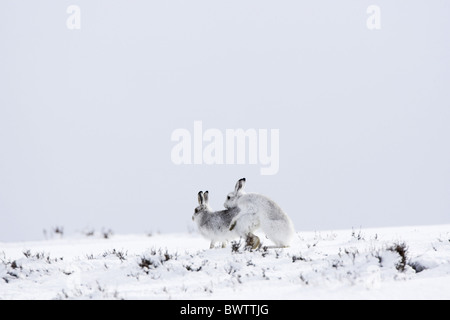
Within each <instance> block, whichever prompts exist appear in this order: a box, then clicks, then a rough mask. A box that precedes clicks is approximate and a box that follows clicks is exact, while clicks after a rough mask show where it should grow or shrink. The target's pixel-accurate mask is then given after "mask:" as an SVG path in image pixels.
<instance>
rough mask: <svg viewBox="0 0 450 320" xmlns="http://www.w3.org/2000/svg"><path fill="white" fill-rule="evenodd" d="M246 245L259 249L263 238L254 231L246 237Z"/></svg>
mask: <svg viewBox="0 0 450 320" xmlns="http://www.w3.org/2000/svg"><path fill="white" fill-rule="evenodd" d="M245 246H246V247H247V248H251V249H253V250H255V249H258V248H259V247H260V246H261V240H260V239H259V237H258V236H255V235H254V234H253V233H249V234H247V237H246V239H245Z"/></svg>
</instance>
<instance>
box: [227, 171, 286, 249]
mask: <svg viewBox="0 0 450 320" xmlns="http://www.w3.org/2000/svg"><path fill="white" fill-rule="evenodd" d="M245 182H246V180H245V178H243V179H241V180H239V181H238V182H237V183H236V186H235V189H234V191H233V192H231V193H229V194H228V196H227V199H226V201H225V204H224V206H225V208H227V209H228V210H232V209H233V208H239V213H238V214H237V215H236V216H235V217H233V219H232V221H231V224H230V230H235V229H238V230H240V231H238V232H239V233H242V232H245V229H246V228H247V229H248V230H250V231H253V230H254V227H255V225H258V226H259V227H260V228H261V230H262V231H263V232H264V233H265V234H266V236H267V237H268V238H269V239H270V240H272V242H273V243H275V245H276V246H279V247H288V246H289V245H290V244H291V242H292V239H293V238H294V236H295V229H294V225H293V223H292V221H291V219H290V218H289V217H288V216H287V214H286V213H284V212H283V210H281V208H280V207H279V206H278V205H277V204H276V203H275V202H274V201H273V200H271V199H269V198H268V197H266V196H264V195H261V194H257V193H246V192H245V191H244V190H243V189H244V186H245ZM250 231H249V232H250Z"/></svg>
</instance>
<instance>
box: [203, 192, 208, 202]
mask: <svg viewBox="0 0 450 320" xmlns="http://www.w3.org/2000/svg"><path fill="white" fill-rule="evenodd" d="M203 196H204V198H205V204H208V203H209V192H208V191H205V193H204V194H203Z"/></svg>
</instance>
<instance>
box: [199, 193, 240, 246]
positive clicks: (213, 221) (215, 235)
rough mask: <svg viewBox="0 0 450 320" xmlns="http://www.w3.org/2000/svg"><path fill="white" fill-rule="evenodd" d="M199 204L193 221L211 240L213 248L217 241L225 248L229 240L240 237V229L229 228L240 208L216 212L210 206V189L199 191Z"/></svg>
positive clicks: (203, 234) (201, 232) (202, 233)
mask: <svg viewBox="0 0 450 320" xmlns="http://www.w3.org/2000/svg"><path fill="white" fill-rule="evenodd" d="M198 204H199V206H198V207H197V208H195V213H194V215H193V216H192V221H194V222H195V223H196V224H197V226H198V230H199V232H200V234H201V235H202V236H203V237H205V238H206V239H208V240H211V245H210V248H211V249H212V248H214V246H215V243H216V242H221V243H222V248H225V247H226V245H227V242H228V241H230V240H233V239H235V238H239V234H238V229H237V230H233V231H230V230H229V227H230V223H231V221H232V220H233V218H234V217H235V216H236V215H237V214H238V213H239V208H231V209H227V210H223V211H215V212H214V211H213V210H212V209H211V208H210V207H209V193H208V191H206V192H205V193H203V192H202V191H200V192H199V193H198Z"/></svg>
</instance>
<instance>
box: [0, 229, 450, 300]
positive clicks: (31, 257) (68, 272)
mask: <svg viewBox="0 0 450 320" xmlns="http://www.w3.org/2000/svg"><path fill="white" fill-rule="evenodd" d="M261 239H263V237H261ZM265 242H266V243H264V244H265V245H271V244H270V243H269V242H268V240H266V241H265ZM208 248H209V242H208V241H207V240H205V239H202V238H201V237H200V236H199V235H197V234H188V233H186V234H158V235H153V236H151V237H149V236H145V235H116V236H113V237H111V238H110V239H101V238H100V237H98V238H92V237H85V236H79V237H72V238H64V239H54V240H47V241H40V242H24V243H0V299H428V298H430V299H431V298H433V299H450V225H441V226H423V227H401V228H383V229H362V230H360V229H354V230H339V231H321V232H298V237H297V238H296V240H295V242H294V243H293V245H292V247H291V248H287V249H273V248H268V249H267V248H264V247H263V248H261V249H259V250H255V251H252V252H251V251H246V250H244V249H243V246H239V242H236V243H234V245H233V246H231V245H230V246H229V247H227V248H225V249H212V250H210V249H208Z"/></svg>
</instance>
